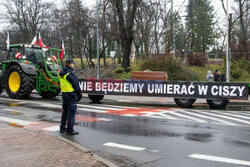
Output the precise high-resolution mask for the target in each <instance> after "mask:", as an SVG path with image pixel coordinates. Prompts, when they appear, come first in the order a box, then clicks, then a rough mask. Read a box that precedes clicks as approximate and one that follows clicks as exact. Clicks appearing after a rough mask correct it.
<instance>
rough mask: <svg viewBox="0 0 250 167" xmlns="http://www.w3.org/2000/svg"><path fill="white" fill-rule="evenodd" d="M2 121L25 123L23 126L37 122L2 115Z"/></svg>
mask: <svg viewBox="0 0 250 167" xmlns="http://www.w3.org/2000/svg"><path fill="white" fill-rule="evenodd" d="M0 121H2V122H8V123H16V124H18V125H23V126H27V125H36V124H37V123H36V122H31V121H24V120H20V119H13V118H8V117H0Z"/></svg>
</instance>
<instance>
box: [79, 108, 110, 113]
mask: <svg viewBox="0 0 250 167" xmlns="http://www.w3.org/2000/svg"><path fill="white" fill-rule="evenodd" d="M78 111H87V112H95V113H107V111H105V110H95V109H91V108H79V109H78Z"/></svg>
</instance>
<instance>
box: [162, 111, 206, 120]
mask: <svg viewBox="0 0 250 167" xmlns="http://www.w3.org/2000/svg"><path fill="white" fill-rule="evenodd" d="M159 111H163V112H165V113H170V114H173V115H177V116H179V117H183V118H187V119H191V120H193V121H196V122H202V123H206V122H207V121H204V120H202V119H198V118H194V117H190V116H187V115H183V114H180V113H177V112H175V111H165V110H159Z"/></svg>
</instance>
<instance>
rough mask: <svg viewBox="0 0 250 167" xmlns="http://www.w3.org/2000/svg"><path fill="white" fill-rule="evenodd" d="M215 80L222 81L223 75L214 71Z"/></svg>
mask: <svg viewBox="0 0 250 167" xmlns="http://www.w3.org/2000/svg"><path fill="white" fill-rule="evenodd" d="M214 81H221V75H220V74H218V73H216V72H215V73H214Z"/></svg>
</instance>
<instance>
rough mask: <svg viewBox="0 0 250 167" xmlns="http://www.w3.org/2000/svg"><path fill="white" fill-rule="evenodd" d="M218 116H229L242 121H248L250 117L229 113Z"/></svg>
mask: <svg viewBox="0 0 250 167" xmlns="http://www.w3.org/2000/svg"><path fill="white" fill-rule="evenodd" d="M213 112H216V111H213ZM216 113H217V112H216ZM220 114H223V115H229V116H233V117H238V118H243V119H250V116H243V115H237V114H230V113H224V112H223V113H220Z"/></svg>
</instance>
